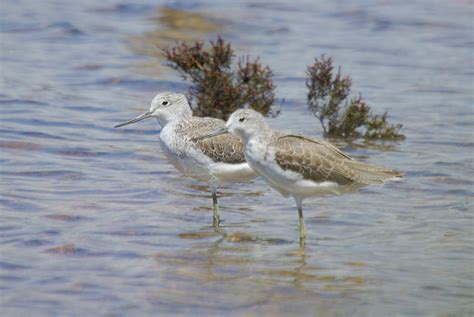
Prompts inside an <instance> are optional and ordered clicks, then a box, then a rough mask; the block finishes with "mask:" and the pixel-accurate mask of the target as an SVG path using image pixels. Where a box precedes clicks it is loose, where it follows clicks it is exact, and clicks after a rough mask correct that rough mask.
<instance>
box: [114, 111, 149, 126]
mask: <svg viewBox="0 0 474 317" xmlns="http://www.w3.org/2000/svg"><path fill="white" fill-rule="evenodd" d="M150 117H151V112H150V111H147V112H145V113H143V114H141V115H139V116H138V117H136V118H135V119H132V120H130V121H127V122H124V123H120V124H117V125H116V126H114V128H120V127H123V126H124V125H127V124H132V123H135V122H138V121H142V120H143V119H147V118H150Z"/></svg>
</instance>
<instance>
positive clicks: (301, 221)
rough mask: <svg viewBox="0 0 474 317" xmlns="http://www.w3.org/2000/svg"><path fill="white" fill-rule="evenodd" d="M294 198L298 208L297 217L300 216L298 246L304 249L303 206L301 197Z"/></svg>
mask: <svg viewBox="0 0 474 317" xmlns="http://www.w3.org/2000/svg"><path fill="white" fill-rule="evenodd" d="M295 200H296V207H297V208H298V217H299V218H300V247H301V249H304V243H305V239H306V227H305V225H304V218H303V206H302V200H301V199H295Z"/></svg>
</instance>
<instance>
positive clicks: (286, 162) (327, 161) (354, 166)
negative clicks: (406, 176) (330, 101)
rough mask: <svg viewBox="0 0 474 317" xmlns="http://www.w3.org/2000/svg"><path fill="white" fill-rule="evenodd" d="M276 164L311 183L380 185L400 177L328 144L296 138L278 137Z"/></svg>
mask: <svg viewBox="0 0 474 317" xmlns="http://www.w3.org/2000/svg"><path fill="white" fill-rule="evenodd" d="M275 156H276V157H275V158H276V162H277V163H278V165H280V167H281V168H282V169H284V170H290V171H294V172H297V173H300V174H301V175H303V178H304V179H308V180H312V181H315V182H324V181H331V182H335V183H337V184H339V185H350V184H353V183H359V184H366V185H369V184H381V183H383V182H384V181H386V180H388V179H392V178H394V177H401V176H402V175H403V174H402V173H400V172H397V171H394V170H391V169H387V168H384V167H379V166H375V165H369V164H366V163H363V162H359V161H356V160H354V159H352V158H351V157H350V156H348V155H347V154H345V153H343V152H342V151H341V150H339V149H338V148H336V147H335V146H333V145H332V144H330V143H329V142H326V141H322V140H316V139H311V138H307V137H304V136H299V135H284V136H281V137H279V138H278V140H277V142H276V147H275Z"/></svg>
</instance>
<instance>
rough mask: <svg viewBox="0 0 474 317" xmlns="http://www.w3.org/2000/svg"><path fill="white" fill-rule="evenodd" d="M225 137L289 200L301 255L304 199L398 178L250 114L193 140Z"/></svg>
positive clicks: (234, 117)
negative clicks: (295, 215) (235, 141)
mask: <svg viewBox="0 0 474 317" xmlns="http://www.w3.org/2000/svg"><path fill="white" fill-rule="evenodd" d="M228 132H230V133H231V134H233V135H235V136H238V137H240V138H241V139H242V142H243V144H244V155H245V159H246V160H247V162H248V164H249V165H250V167H251V168H252V169H253V170H255V171H256V172H257V173H258V174H260V175H262V176H263V178H264V179H265V181H266V182H267V183H268V184H269V185H270V186H271V187H273V188H274V189H276V190H277V191H278V192H280V193H281V194H282V195H283V196H285V197H287V196H292V197H293V198H294V200H295V202H296V208H297V210H298V216H299V222H300V245H301V247H302V249H303V248H304V242H305V238H306V228H305V224H304V218H303V207H302V204H303V200H304V199H305V198H307V197H310V196H318V195H327V194H342V193H344V192H349V191H353V190H355V189H357V188H360V187H362V186H365V185H371V184H383V183H384V182H385V181H386V180H389V179H394V178H398V177H401V176H402V173H400V172H397V171H394V170H391V169H388V168H384V167H379V166H374V165H369V164H366V163H363V162H359V161H356V160H354V159H352V158H351V157H349V156H348V155H347V154H345V153H343V152H342V151H341V150H339V149H338V148H336V147H335V146H333V145H332V144H330V143H329V142H326V141H323V140H318V139H315V138H311V137H306V136H302V135H294V134H285V133H283V132H281V131H278V130H275V129H272V128H270V127H269V126H268V125H267V123H266V122H265V120H264V118H263V116H262V115H261V114H260V113H258V112H256V111H253V110H250V109H243V110H237V111H235V112H234V113H233V114H232V115H231V116H230V117H229V120H228V121H227V123H226V124H225V126H224V127H220V128H218V129H216V130H215V131H214V132H211V133H208V134H203V135H202V136H201V137H199V138H196V140H212V139H213V137H217V136H222V135H225V134H226V133H228Z"/></svg>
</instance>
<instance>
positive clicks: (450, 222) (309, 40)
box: [0, 0, 474, 316]
mask: <svg viewBox="0 0 474 317" xmlns="http://www.w3.org/2000/svg"><path fill="white" fill-rule="evenodd" d="M137 3H138V4H136V3H132V2H121V1H117V0H108V1H101V2H96V1H90V0H83V1H67V4H66V1H65V2H64V3H62V2H61V1H48V2H43V1H42V2H37V1H32V0H29V1H28V0H25V1H10V0H3V1H2V4H1V10H0V30H1V33H0V48H1V51H0V54H1V56H0V62H1V64H0V74H1V75H0V78H1V81H0V210H1V211H0V293H1V296H0V303H1V304H0V305H1V311H2V315H4V316H30V315H37V316H52V315H58V316H65V315H69V316H79V315H80V316H87V315H89V316H92V315H110V316H120V315H128V316H130V315H143V316H147V315H149V316H152V315H188V314H202V315H268V316H273V315H291V314H298V315H309V316H315V315H317V316H326V315H327V316H332V315H339V316H348V315H356V316H382V315H403V316H408V315H410V316H412V315H437V316H448V315H449V316H451V315H456V316H457V315H466V316H467V315H470V314H473V300H474V294H473V293H474V287H473V270H474V268H473V266H474V264H473V263H474V259H473V257H474V250H473V218H472V212H473V206H472V190H473V182H472V179H473V169H472V163H473V162H472V157H473V128H472V127H473V125H472V124H473V108H472V107H473V71H472V70H473V57H472V56H473V55H472V54H473V53H472V52H473V46H474V45H473V32H472V30H473V29H472V27H473V24H472V16H473V14H472V13H473V12H472V11H473V5H472V2H470V1H463V0H455V1H422V0H420V1H412V2H410V3H406V4H402V3H403V2H400V1H383V2H375V1H373V2H372V1H359V2H358V4H353V3H352V2H350V1H333V2H329V1H300V2H298V4H297V5H295V4H289V2H288V3H286V2H263V1H246V2H244V1H234V2H232V3H231V2H229V3H225V2H214V1H208V2H206V1H204V2H203V1H163V2H161V3H160V2H155V1H149V2H148V1H143V2H137ZM216 33H220V34H223V35H224V36H225V38H226V39H228V40H230V41H232V43H233V45H234V48H235V49H236V53H237V54H238V55H247V54H250V55H252V56H260V58H261V61H262V62H263V63H265V64H268V65H270V66H271V67H272V68H273V70H274V72H275V83H276V85H277V86H278V89H277V95H278V97H279V98H280V99H283V98H284V99H285V102H284V105H283V107H282V114H281V115H280V116H279V117H277V118H276V119H269V121H270V124H271V125H272V126H274V127H278V128H284V129H288V130H293V131H296V132H300V133H306V134H310V135H314V136H320V135H321V128H320V126H319V124H318V122H317V121H316V120H315V119H314V118H313V117H311V116H310V115H308V112H307V110H306V106H305V102H306V101H305V98H306V95H305V94H306V89H305V67H306V65H308V64H310V63H311V62H312V61H313V58H314V57H317V56H320V55H321V54H326V55H328V56H332V57H333V58H334V60H335V63H336V65H342V71H343V72H344V73H348V74H350V75H351V77H352V79H353V81H354V87H353V92H354V93H356V94H357V93H358V92H359V91H360V92H362V94H363V96H364V97H365V98H366V99H367V101H368V102H369V104H371V105H372V107H373V109H374V111H376V112H379V113H381V112H384V111H386V110H387V111H388V112H389V117H390V120H391V121H392V122H400V123H403V124H404V128H403V130H402V132H403V133H404V134H405V135H406V137H407V139H406V140H405V141H404V142H400V143H386V144H383V145H382V146H381V145H380V144H376V145H367V144H364V143H363V142H361V141H359V142H356V143H354V144H351V145H349V144H341V146H342V147H343V148H344V150H346V151H348V152H349V153H350V154H352V155H353V156H356V157H359V158H362V159H365V160H366V161H368V162H372V163H377V164H380V165H385V166H389V167H392V168H396V169H400V170H403V171H405V173H406V178H405V179H404V180H403V181H401V182H395V183H391V184H388V185H386V186H382V187H367V188H364V189H362V190H360V191H359V192H357V193H352V194H348V195H344V196H339V197H330V198H324V199H309V200H307V201H305V216H306V219H307V229H308V232H309V236H308V240H307V249H306V255H305V256H300V255H298V254H297V252H296V251H297V249H298V221H297V214H296V211H295V210H294V203H293V201H292V200H290V199H285V198H282V197H281V196H280V195H279V194H277V193H276V192H274V191H273V190H271V189H269V188H268V187H267V186H266V185H265V184H264V183H263V181H262V180H261V179H256V180H255V181H253V182H251V183H250V184H238V185H231V186H227V187H223V188H221V190H220V204H221V216H222V218H223V225H222V232H221V233H215V232H214V231H213V230H212V228H211V225H210V224H211V214H212V210H211V198H210V197H209V196H210V195H209V192H208V190H207V188H206V186H205V184H203V183H200V182H198V181H194V180H191V179H188V178H185V177H182V176H180V174H179V173H178V172H177V171H176V170H175V169H174V168H173V167H172V166H171V165H170V164H169V163H168V162H167V161H166V159H165V158H164V156H163V154H162V152H161V150H160V149H159V146H158V143H157V138H158V136H159V129H160V127H159V126H158V124H157V123H156V122H153V121H149V122H143V123H142V124H136V125H134V126H130V127H127V128H126V129H122V130H116V129H113V128H112V126H113V125H114V124H116V123H119V122H122V121H123V120H125V119H128V118H131V117H133V116H135V115H137V114H139V113H141V112H143V111H144V110H145V109H146V108H147V107H148V105H149V102H150V100H151V98H152V97H153V96H154V94H155V93H157V92H159V91H163V90H176V91H183V90H184V89H185V87H184V85H183V82H182V81H181V80H180V78H179V77H178V76H177V74H176V73H174V72H173V71H172V70H170V69H169V68H167V67H165V66H164V61H163V60H160V59H158V58H157V57H156V55H157V50H156V45H160V44H163V43H167V42H166V40H175V39H214V38H215V34H216ZM168 43H169V42H168Z"/></svg>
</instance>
